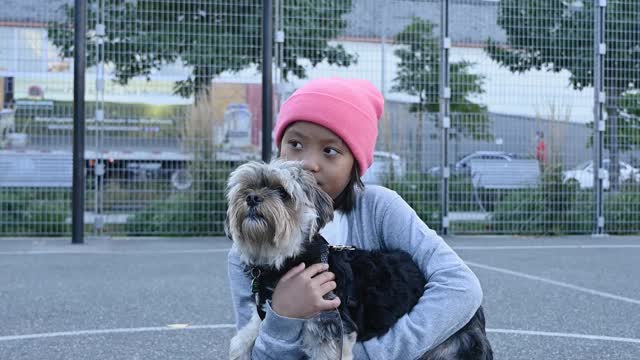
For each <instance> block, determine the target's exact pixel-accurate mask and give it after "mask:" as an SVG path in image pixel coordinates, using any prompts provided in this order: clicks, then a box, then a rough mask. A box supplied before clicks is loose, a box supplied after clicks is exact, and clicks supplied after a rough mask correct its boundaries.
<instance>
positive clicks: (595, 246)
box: [0, 244, 640, 256]
mask: <svg viewBox="0 0 640 360" xmlns="http://www.w3.org/2000/svg"><path fill="white" fill-rule="evenodd" d="M451 248H453V249H454V250H556V249H640V244H620V245H618V244H592V245H522V246H518V245H497V246H477V245H476V246H473V245H472V246H467V245H459V246H451ZM229 250H230V248H219V249H186V250H100V249H82V248H78V249H59V250H15V251H0V256H18V255H67V254H87V255H168V254H207V253H223V252H228V251H229Z"/></svg>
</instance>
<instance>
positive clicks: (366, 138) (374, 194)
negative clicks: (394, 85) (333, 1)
mask: <svg viewBox="0 0 640 360" xmlns="http://www.w3.org/2000/svg"><path fill="white" fill-rule="evenodd" d="M383 104H384V99H383V97H382V95H381V94H380V92H379V91H378V90H377V89H376V88H375V87H374V86H373V85H372V84H371V83H370V82H368V81H366V80H355V79H339V78H329V79H319V80H314V81H310V82H308V83H307V84H306V85H305V86H303V87H302V88H300V89H298V91H296V92H295V93H294V94H293V95H292V96H291V97H290V98H289V99H288V100H287V101H286V102H285V103H284V104H283V105H282V108H281V110H280V114H279V116H278V122H277V123H276V128H275V138H276V144H277V145H278V150H279V156H280V157H282V158H285V159H287V160H301V161H303V164H304V167H305V169H306V170H308V171H310V172H311V173H312V174H313V175H314V177H315V178H316V180H317V182H318V184H319V185H320V187H321V188H322V190H324V191H325V192H326V193H327V194H329V195H330V196H331V197H332V198H333V199H334V207H335V214H334V220H333V222H331V223H330V224H327V225H326V226H325V228H324V229H322V231H321V234H322V235H323V236H324V237H325V238H326V239H327V241H329V242H331V243H332V244H334V245H352V246H355V247H358V248H361V249H368V250H373V249H400V250H404V251H406V252H408V253H409V254H411V255H412V257H413V260H414V261H415V262H416V264H418V266H419V267H420V269H421V270H422V272H423V273H424V276H425V278H426V279H427V281H428V284H427V286H426V287H425V290H424V294H423V295H422V297H421V299H420V301H419V302H418V304H416V306H415V307H414V308H413V309H412V310H411V312H410V313H409V314H407V315H405V316H403V317H402V318H400V319H399V320H398V322H397V323H396V324H395V325H394V326H393V327H392V328H391V329H390V330H389V332H387V333H386V334H385V335H383V336H380V337H378V338H373V339H370V340H367V341H365V342H359V343H356V345H355V347H354V353H353V355H354V359H385V360H391V359H403V360H404V359H416V358H418V357H419V356H420V355H421V354H423V353H425V352H426V351H427V350H429V349H431V348H433V347H435V346H437V345H439V344H440V343H441V342H443V341H444V340H445V339H447V338H448V337H449V336H451V335H453V334H454V333H455V332H456V331H457V330H459V329H461V328H462V327H463V326H464V325H465V324H466V323H467V322H468V321H469V320H470V319H471V317H472V316H473V315H474V314H475V312H476V310H478V308H479V306H480V304H481V302H482V290H481V288H480V283H479V281H478V279H477V278H476V276H475V275H474V274H473V272H471V270H470V269H469V268H468V267H467V266H466V265H465V264H464V262H462V260H461V259H460V258H459V257H458V256H457V255H456V253H455V252H454V251H453V250H452V249H451V248H450V247H449V246H448V245H447V244H446V243H445V242H444V240H442V238H440V237H439V236H438V235H437V234H436V233H435V232H434V231H433V230H431V229H429V228H428V227H427V225H425V223H424V222H422V221H421V220H420V218H419V217H418V216H417V215H416V213H415V211H413V209H411V207H410V206H409V205H408V204H407V203H406V202H405V201H404V200H403V199H402V198H401V197H400V196H399V195H398V194H397V193H395V192H394V191H391V190H388V189H386V188H383V187H380V186H370V185H368V186H366V187H364V185H363V184H362V182H361V181H360V176H362V175H363V174H364V173H365V172H366V171H367V169H368V168H369V166H371V163H372V161H373V151H374V146H375V142H376V138H377V135H378V120H379V119H380V116H381V114H382V112H383ZM306 265H310V264H306ZM326 270H327V266H326V265H321V264H315V265H310V266H308V267H305V264H301V265H299V266H298V267H296V268H294V269H292V270H290V271H289V272H288V273H287V274H285V275H284V276H283V277H282V279H281V280H280V282H279V283H278V285H277V286H276V289H275V290H274V293H273V299H272V301H271V302H267V312H266V317H265V319H264V321H263V322H262V324H261V327H260V333H259V335H258V338H257V339H256V342H255V345H254V348H253V355H252V358H253V359H278V360H285V359H295V360H298V359H301V358H303V357H304V354H303V352H302V350H301V344H302V338H301V330H302V326H303V323H304V321H305V319H309V318H311V317H313V316H315V315H317V314H319V313H320V312H322V311H327V310H332V309H335V308H337V307H338V306H339V305H340V299H338V298H336V299H334V300H325V299H323V296H324V295H325V294H326V293H328V292H330V291H331V290H333V289H335V287H336V284H335V281H334V275H333V274H332V273H331V272H330V269H329V271H326ZM229 280H230V284H231V293H232V297H233V304H234V309H235V314H236V327H237V329H240V328H242V327H243V326H244V325H245V324H246V323H247V322H248V321H249V319H250V317H251V314H252V306H255V305H254V304H253V302H252V301H253V298H252V296H251V279H250V278H249V277H248V276H247V275H246V274H245V272H244V266H243V264H242V263H241V262H240V258H239V255H238V251H237V250H236V249H235V247H232V249H231V251H230V252H229Z"/></svg>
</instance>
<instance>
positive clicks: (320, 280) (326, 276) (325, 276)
mask: <svg viewBox="0 0 640 360" xmlns="http://www.w3.org/2000/svg"><path fill="white" fill-rule="evenodd" d="M335 278H336V275H335V274H334V273H332V272H330V271H325V272H323V273H320V274H318V275H316V276H314V277H313V278H312V279H311V281H313V282H314V283H315V284H316V285H322V284H324V283H326V282H328V281H331V280H333V279H335Z"/></svg>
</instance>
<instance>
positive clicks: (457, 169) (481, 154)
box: [427, 150, 523, 176]
mask: <svg viewBox="0 0 640 360" xmlns="http://www.w3.org/2000/svg"><path fill="white" fill-rule="evenodd" d="M516 158H523V156H520V155H516V154H514V153H507V152H504V151H484V150H482V151H476V152H473V153H470V154H467V155H465V156H463V157H462V158H460V160H458V161H457V162H456V163H455V164H454V165H453V166H451V175H471V166H470V164H471V161H472V160H476V159H482V160H504V161H512V160H513V159H516ZM427 174H429V175H433V176H440V174H441V167H440V166H434V167H432V168H431V169H429V170H428V171H427Z"/></svg>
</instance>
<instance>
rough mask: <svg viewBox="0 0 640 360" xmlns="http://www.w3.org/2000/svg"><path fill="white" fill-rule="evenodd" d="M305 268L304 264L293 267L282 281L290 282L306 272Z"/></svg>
mask: <svg viewBox="0 0 640 360" xmlns="http://www.w3.org/2000/svg"><path fill="white" fill-rule="evenodd" d="M304 267H305V265H304V263H300V264H298V265H296V266H294V267H292V268H291V270H289V271H287V273H286V274H284V275H283V276H282V277H281V278H280V281H284V280H288V279H291V278H292V277H294V276H296V275H298V274H299V273H300V272H302V271H303V270H304Z"/></svg>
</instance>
